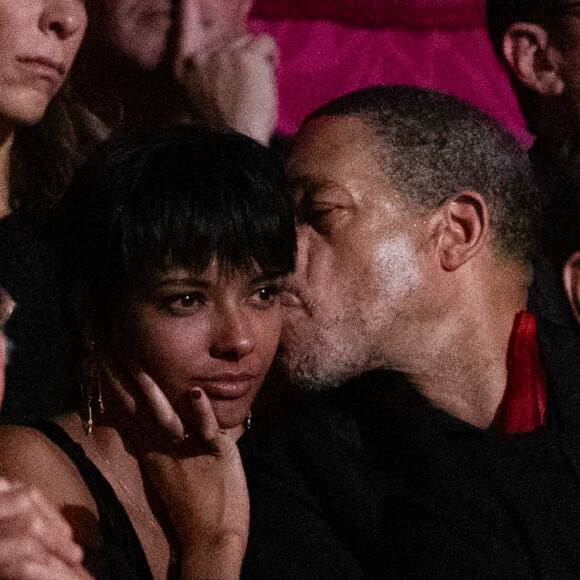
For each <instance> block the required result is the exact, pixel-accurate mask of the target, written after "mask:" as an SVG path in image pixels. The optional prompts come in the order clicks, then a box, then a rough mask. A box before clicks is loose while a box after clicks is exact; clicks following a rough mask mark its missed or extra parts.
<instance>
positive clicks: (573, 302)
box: [562, 252, 580, 322]
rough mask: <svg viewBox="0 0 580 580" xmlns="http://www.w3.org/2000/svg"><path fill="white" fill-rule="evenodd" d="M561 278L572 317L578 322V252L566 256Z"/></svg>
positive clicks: (579, 293)
mask: <svg viewBox="0 0 580 580" xmlns="http://www.w3.org/2000/svg"><path fill="white" fill-rule="evenodd" d="M562 278H563V280H564V288H565V289H566V294H567V295H568V300H569V301H570V306H571V307H572V312H573V313H574V317H575V318H576V320H577V321H578V322H580V252H575V253H574V254H572V255H571V256H570V258H568V261H567V262H566V264H565V265H564V270H563V272H562Z"/></svg>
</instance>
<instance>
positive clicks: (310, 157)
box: [287, 116, 400, 206]
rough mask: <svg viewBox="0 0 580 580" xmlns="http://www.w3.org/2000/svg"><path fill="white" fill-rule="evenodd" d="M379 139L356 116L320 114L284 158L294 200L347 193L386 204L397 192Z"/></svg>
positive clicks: (358, 199) (341, 197) (346, 196)
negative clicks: (383, 156)
mask: <svg viewBox="0 0 580 580" xmlns="http://www.w3.org/2000/svg"><path fill="white" fill-rule="evenodd" d="M379 143H380V142H379V140H378V138H377V137H376V136H375V134H374V133H373V131H372V129H371V128H370V127H369V126H368V125H367V124H366V123H365V122H363V121H362V120H360V119H358V118H356V117H347V116H340V117H339V116H337V117H321V118H318V119H314V120H312V121H309V122H308V123H307V124H306V125H304V126H303V127H302V128H301V130H300V132H299V133H298V136H297V139H296V143H295V146H294V147H293V150H292V152H291V154H290V157H289V160H288V164H287V174H288V180H289V185H290V188H291V189H292V191H293V193H294V195H295V196H296V200H297V201H300V200H302V199H312V200H314V199H315V198H316V199H318V200H320V201H330V200H335V201H336V200H338V201H343V202H346V200H347V199H351V200H352V201H353V202H355V203H362V204H364V205H365V206H367V205H370V206H374V205H375V204H377V203H378V204H380V205H385V202H387V203H388V204H390V203H391V202H392V201H394V200H395V199H399V197H400V195H399V193H398V192H397V191H395V189H394V188H393V187H392V186H391V184H390V183H389V179H388V171H387V170H386V169H385V167H384V164H383V163H382V160H381V151H380V148H379Z"/></svg>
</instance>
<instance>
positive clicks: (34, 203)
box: [0, 0, 102, 413]
mask: <svg viewBox="0 0 580 580" xmlns="http://www.w3.org/2000/svg"><path fill="white" fill-rule="evenodd" d="M86 20H87V17H86V10H85V3H84V0H26V2H23V1H22V0H0V218H1V219H0V255H1V256H2V261H1V262H0V276H1V277H2V280H3V283H4V285H5V287H6V288H7V290H8V291H9V292H10V294H11V295H12V296H13V298H14V299H15V300H16V301H17V302H18V304H19V309H18V311H17V312H16V314H15V316H14V317H13V318H12V319H11V320H10V321H9V323H8V325H7V328H6V333H7V335H8V337H9V339H10V340H11V342H12V343H14V345H15V349H14V351H13V356H12V359H11V363H10V365H9V367H8V369H7V400H6V408H7V409H8V410H9V412H10V413H17V412H25V411H31V410H36V407H37V406H38V407H39V408H41V407H42V403H43V398H42V397H41V396H39V395H41V394H42V393H43V392H48V391H50V390H51V389H52V388H54V387H55V383H56V380H57V379H56V377H57V360H58V343H59V332H58V331H59V323H60V320H59V313H58V308H57V305H56V303H55V301H54V300H53V295H54V293H53V291H52V288H53V286H54V283H55V280H54V265H53V263H52V262H51V259H50V255H49V253H48V251H47V249H46V247H45V245H44V244H43V241H42V237H41V234H40V232H39V228H38V226H39V225H41V224H42V223H43V222H44V221H45V220H46V219H47V217H48V216H49V215H50V213H51V210H52V208H53V207H54V205H55V204H56V203H57V202H58V200H59V199H60V197H61V195H62V194H63V193H64V191H65V189H66V186H67V185H68V183H69V182H70V179H71V178H72V175H73V173H74V171H75V169H76V168H77V167H78V166H79V165H80V163H81V161H82V160H83V159H84V158H85V157H86V154H87V152H88V151H89V149H91V148H92V146H93V145H94V144H95V143H96V142H97V140H98V139H99V138H100V137H102V133H101V131H100V130H99V128H98V123H96V122H95V120H94V118H93V117H92V116H91V115H89V114H88V113H87V112H86V111H85V110H84V109H83V108H82V107H80V105H78V104H77V103H76V102H75V100H74V98H73V97H72V95H71V94H70V91H69V90H68V89H67V88H65V87H63V85H64V84H65V80H66V78H67V75H68V72H69V70H70V68H71V66H72V63H73V60H74V58H75V56H76V54H77V51H78V49H79V46H80V43H81V41H82V38H83V35H84V32H85V28H86Z"/></svg>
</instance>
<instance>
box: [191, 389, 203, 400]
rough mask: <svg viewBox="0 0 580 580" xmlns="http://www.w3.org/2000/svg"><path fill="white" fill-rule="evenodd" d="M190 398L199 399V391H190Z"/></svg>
mask: <svg viewBox="0 0 580 580" xmlns="http://www.w3.org/2000/svg"><path fill="white" fill-rule="evenodd" d="M191 397H192V398H193V399H198V400H199V399H201V389H197V388H196V389H192V390H191Z"/></svg>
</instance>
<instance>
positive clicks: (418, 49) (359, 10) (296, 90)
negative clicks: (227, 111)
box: [251, 0, 531, 145]
mask: <svg viewBox="0 0 580 580" xmlns="http://www.w3.org/2000/svg"><path fill="white" fill-rule="evenodd" d="M506 1H508V0H506ZM251 26H252V29H253V30H254V31H255V32H265V33H269V34H271V35H272V36H274V37H275V38H276V40H277V41H278V44H279V48H280V68H279V71H278V79H279V86H280V123H279V130H280V131H281V132H282V133H294V132H295V131H296V130H297V128H298V126H299V124H300V122H301V121H302V119H304V117H306V116H307V115H308V114H309V113H310V112H312V111H313V110H314V109H316V108H317V107H318V106H320V105H322V104H324V103H325V102H327V101H328V100H330V99H332V98H333V97H336V96H338V95H341V94H343V93H346V92H349V91H352V90H354V89H357V88H360V87H364V86H368V85H373V84H378V83H381V84H401V83H402V84H411V85H419V86H423V87H428V88H433V89H438V90H441V91H444V92H447V93H450V94H453V95H456V96H458V97H460V98H462V99H464V100H466V101H468V102H470V103H473V104H475V105H477V106H478V107H480V108H482V109H483V110H484V111H487V112H488V113H490V114H491V115H493V116H495V117H496V118H497V119H499V120H500V121H501V122H502V123H504V124H505V125H506V126H507V127H508V128H509V129H510V130H511V131H512V132H513V133H514V134H515V135H516V137H518V138H519V139H520V140H521V141H522V142H523V143H524V144H526V145H529V144H530V143H531V138H530V135H529V134H528V133H527V131H526V128H525V123H524V121H523V119H522V117H521V114H520V112H519V109H518V106H517V102H516V100H515V97H514V95H513V92H512V90H511V88H510V85H509V81H508V78H507V75H506V73H505V71H504V70H503V68H502V67H501V65H500V63H499V62H498V61H497V59H496V57H495V54H494V52H493V49H492V47H491V43H490V42H489V39H488V37H487V33H486V30H485V1H484V0H256V5H255V8H254V11H253V16H252V22H251Z"/></svg>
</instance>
